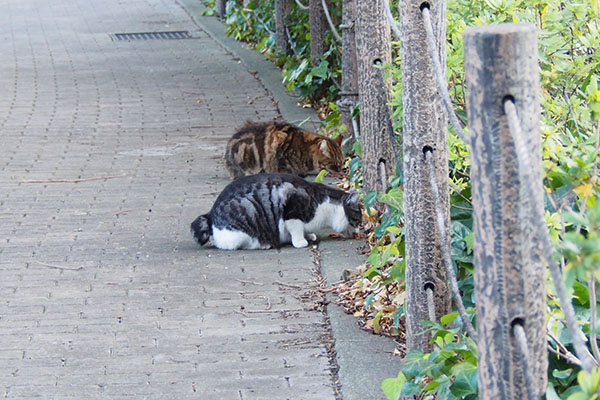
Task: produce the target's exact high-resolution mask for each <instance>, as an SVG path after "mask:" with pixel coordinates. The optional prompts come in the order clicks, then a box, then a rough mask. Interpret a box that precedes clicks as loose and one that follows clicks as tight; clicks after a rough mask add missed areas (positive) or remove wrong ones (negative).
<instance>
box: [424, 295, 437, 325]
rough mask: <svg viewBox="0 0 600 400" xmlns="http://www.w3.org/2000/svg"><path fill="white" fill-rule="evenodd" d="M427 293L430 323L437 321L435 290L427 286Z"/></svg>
mask: <svg viewBox="0 0 600 400" xmlns="http://www.w3.org/2000/svg"><path fill="white" fill-rule="evenodd" d="M425 293H426V294H427V311H428V314H429V320H430V321H436V318H435V304H434V301H433V289H432V288H430V287H429V286H427V287H426V288H425Z"/></svg>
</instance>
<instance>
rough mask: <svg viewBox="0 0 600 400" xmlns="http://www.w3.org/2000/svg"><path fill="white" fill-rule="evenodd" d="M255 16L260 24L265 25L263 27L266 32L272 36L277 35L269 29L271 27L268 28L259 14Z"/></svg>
mask: <svg viewBox="0 0 600 400" xmlns="http://www.w3.org/2000/svg"><path fill="white" fill-rule="evenodd" d="M254 16H255V17H256V19H257V20H258V22H260V23H261V24H263V27H264V28H265V30H266V31H267V32H269V34H270V35H273V36H274V35H275V32H273V31H272V30H270V29H269V27H268V26H267V24H266V23H265V21H263V20H262V19H261V18H260V17H259V16H258V14H254Z"/></svg>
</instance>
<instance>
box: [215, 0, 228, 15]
mask: <svg viewBox="0 0 600 400" xmlns="http://www.w3.org/2000/svg"><path fill="white" fill-rule="evenodd" d="M226 3H227V0H215V14H217V17H219V18H220V19H224V18H225V7H226Z"/></svg>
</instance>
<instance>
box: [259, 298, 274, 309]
mask: <svg viewBox="0 0 600 400" xmlns="http://www.w3.org/2000/svg"><path fill="white" fill-rule="evenodd" d="M258 297H259V298H261V299H265V300H266V301H267V308H265V311H268V310H270V309H271V299H270V298H269V296H262V295H261V296H258Z"/></svg>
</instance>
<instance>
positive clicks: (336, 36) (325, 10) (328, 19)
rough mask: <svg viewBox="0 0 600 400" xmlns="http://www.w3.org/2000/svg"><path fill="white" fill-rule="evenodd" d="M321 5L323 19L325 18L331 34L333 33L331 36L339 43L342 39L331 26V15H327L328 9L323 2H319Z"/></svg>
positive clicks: (322, 0) (323, 0)
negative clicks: (323, 14)
mask: <svg viewBox="0 0 600 400" xmlns="http://www.w3.org/2000/svg"><path fill="white" fill-rule="evenodd" d="M321 5H322V6H323V12H324V13H325V18H327V22H328V23H329V28H331V33H333V36H334V37H335V38H336V39H337V40H338V41H340V42H341V41H342V37H341V36H340V34H339V33H338V31H337V29H335V26H334V25H333V21H332V20H331V15H330V14H329V9H328V8H327V3H326V2H325V0H321Z"/></svg>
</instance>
